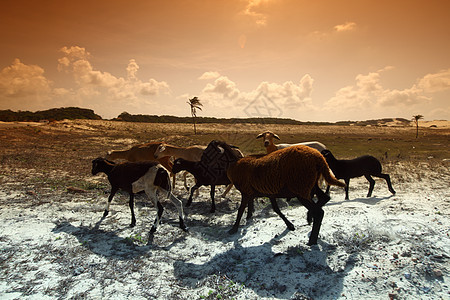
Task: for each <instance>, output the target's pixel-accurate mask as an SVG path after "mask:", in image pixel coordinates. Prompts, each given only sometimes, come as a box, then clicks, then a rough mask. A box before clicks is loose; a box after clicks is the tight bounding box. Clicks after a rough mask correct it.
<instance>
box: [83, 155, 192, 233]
mask: <svg viewBox="0 0 450 300" xmlns="http://www.w3.org/2000/svg"><path fill="white" fill-rule="evenodd" d="M91 172H92V175H96V174H98V173H99V172H103V173H105V174H106V175H107V176H108V181H109V183H110V184H111V193H110V195H109V197H108V202H107V203H106V208H105V211H104V213H103V217H106V216H107V215H108V213H109V206H110V204H111V201H112V199H113V197H114V195H115V194H116V192H117V191H118V190H119V189H122V190H124V191H126V192H128V194H129V195H130V200H129V202H128V205H129V207H130V210H131V224H130V227H134V226H135V225H136V217H135V215H134V194H135V193H137V192H140V191H145V193H146V195H147V197H149V198H150V199H151V200H152V201H153V203H154V205H155V207H157V209H158V212H157V216H156V219H155V222H154V224H153V226H152V229H151V231H150V232H152V233H153V232H155V231H156V228H157V226H158V224H159V223H160V220H161V215H162V213H163V210H164V208H163V206H162V205H161V203H160V202H159V200H158V198H157V196H156V191H160V192H164V193H166V195H167V197H168V198H170V200H171V201H172V202H173V203H174V204H175V206H176V207H177V209H178V213H179V219H180V228H181V229H183V230H187V228H186V226H185V225H184V219H183V205H182V203H181V201H180V200H179V199H177V198H176V197H175V196H174V195H173V194H172V192H171V190H172V188H171V186H170V179H169V174H168V172H167V170H166V169H165V168H164V167H163V166H162V165H160V164H158V163H157V162H124V163H120V164H116V163H114V162H112V161H109V160H107V159H104V158H102V157H98V158H96V159H94V160H93V161H92V171H91Z"/></svg>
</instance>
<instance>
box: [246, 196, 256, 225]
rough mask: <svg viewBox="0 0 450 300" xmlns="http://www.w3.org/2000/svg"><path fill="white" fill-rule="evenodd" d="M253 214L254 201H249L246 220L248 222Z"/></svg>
mask: <svg viewBox="0 0 450 300" xmlns="http://www.w3.org/2000/svg"><path fill="white" fill-rule="evenodd" d="M254 212H255V199H254V198H253V199H251V200H250V201H248V204H247V220H250V219H251V217H252V216H253V213H254Z"/></svg>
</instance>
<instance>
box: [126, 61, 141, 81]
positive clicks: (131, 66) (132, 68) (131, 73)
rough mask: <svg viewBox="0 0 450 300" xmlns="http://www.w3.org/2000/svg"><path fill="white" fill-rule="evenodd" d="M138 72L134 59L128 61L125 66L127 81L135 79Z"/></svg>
mask: <svg viewBox="0 0 450 300" xmlns="http://www.w3.org/2000/svg"><path fill="white" fill-rule="evenodd" d="M138 70H139V66H138V64H137V63H136V60H135V59H130V61H129V62H128V66H127V75H128V79H130V80H135V79H137V77H136V73H137V71H138Z"/></svg>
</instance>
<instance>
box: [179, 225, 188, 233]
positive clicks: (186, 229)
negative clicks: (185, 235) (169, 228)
mask: <svg viewBox="0 0 450 300" xmlns="http://www.w3.org/2000/svg"><path fill="white" fill-rule="evenodd" d="M181 229H183V231H184V232H189V228H188V227H186V226H184V227H181Z"/></svg>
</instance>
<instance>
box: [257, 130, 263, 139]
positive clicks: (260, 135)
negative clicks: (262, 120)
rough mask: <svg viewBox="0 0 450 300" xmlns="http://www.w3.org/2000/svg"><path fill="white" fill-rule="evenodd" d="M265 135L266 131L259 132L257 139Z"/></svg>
mask: <svg viewBox="0 0 450 300" xmlns="http://www.w3.org/2000/svg"><path fill="white" fill-rule="evenodd" d="M263 136H264V132H263V133H260V134H258V136H257V137H256V138H257V139H259V138H262V137H263Z"/></svg>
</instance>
